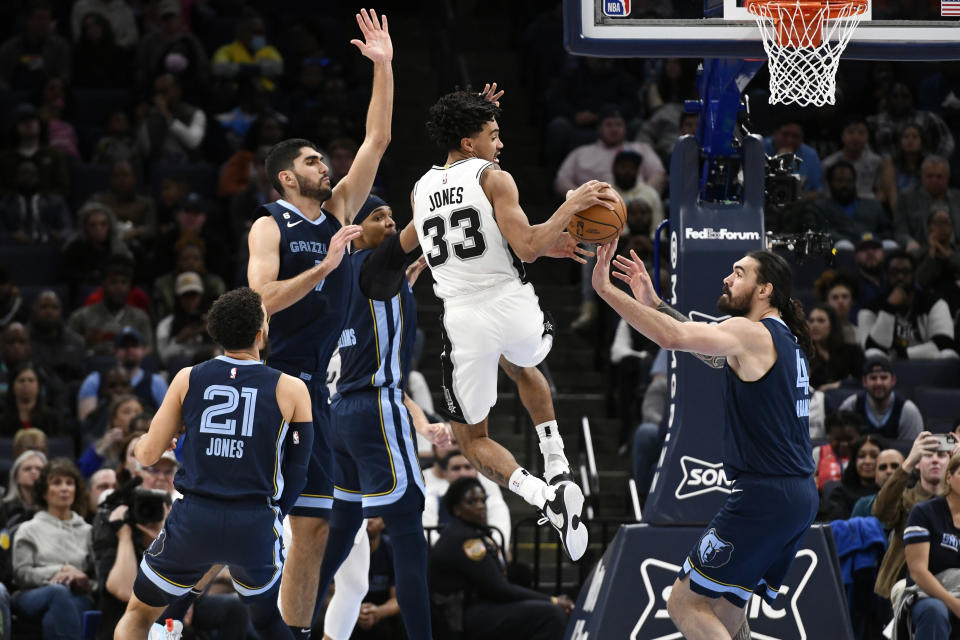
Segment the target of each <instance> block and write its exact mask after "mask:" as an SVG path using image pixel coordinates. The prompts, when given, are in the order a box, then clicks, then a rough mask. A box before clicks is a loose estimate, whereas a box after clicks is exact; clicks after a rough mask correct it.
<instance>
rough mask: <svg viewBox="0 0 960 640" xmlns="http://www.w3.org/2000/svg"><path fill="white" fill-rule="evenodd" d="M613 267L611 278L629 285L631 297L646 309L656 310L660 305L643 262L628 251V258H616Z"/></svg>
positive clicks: (635, 254) (631, 251)
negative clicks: (652, 308)
mask: <svg viewBox="0 0 960 640" xmlns="http://www.w3.org/2000/svg"><path fill="white" fill-rule="evenodd" d="M613 266H614V268H615V269H617V270H616V271H614V272H613V277H614V278H616V279H617V280H621V281H623V282H626V283H627V284H628V285H630V291H632V292H633V297H634V298H636V299H637V300H639V301H640V303H641V304H645V305H646V306H648V307H654V308H656V307H657V305H659V304H660V297H659V296H658V295H657V292H656V291H655V290H654V288H653V281H652V280H651V279H650V275H649V274H647V269H646V268H645V267H644V266H643V261H642V260H640V258H639V257H638V256H637V253H636V251H634V250H633V249H631V250H630V257H629V258H627V257H626V256H617V257H615V258H614V260H613Z"/></svg>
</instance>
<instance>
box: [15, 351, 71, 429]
mask: <svg viewBox="0 0 960 640" xmlns="http://www.w3.org/2000/svg"><path fill="white" fill-rule="evenodd" d="M8 380H10V386H9V387H7V406H6V409H5V410H4V412H3V414H0V436H4V437H7V438H9V437H12V436H15V435H16V434H17V432H18V431H20V430H21V429H29V428H30V427H35V428H37V429H40V430H41V431H43V432H44V433H45V434H47V435H48V436H56V435H60V432H61V429H62V424H63V421H62V420H61V417H60V412H59V411H57V410H55V409H52V408H50V407H49V406H47V405H46V403H45V402H44V398H43V387H42V381H41V378H40V373H39V371H38V369H37V368H36V367H35V366H34V365H33V363H31V362H25V363H23V364H21V365H20V366H19V367H17V368H15V369H14V370H13V371H11V372H10V375H9V376H8Z"/></svg>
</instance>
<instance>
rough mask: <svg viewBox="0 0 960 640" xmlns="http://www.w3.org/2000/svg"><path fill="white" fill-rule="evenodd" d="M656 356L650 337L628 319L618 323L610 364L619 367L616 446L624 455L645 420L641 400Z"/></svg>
mask: <svg viewBox="0 0 960 640" xmlns="http://www.w3.org/2000/svg"><path fill="white" fill-rule="evenodd" d="M579 320H580V318H578V319H577V320H575V321H574V327H573V328H574V329H577V326H576V325H577V324H578V321H579ZM657 355H658V347H657V345H656V344H655V343H653V342H652V341H651V340H650V339H649V338H647V337H646V336H644V335H643V334H642V333H640V332H638V331H636V330H635V329H633V328H632V327H631V326H630V325H629V324H627V323H626V322H625V321H623V320H620V321H618V322H617V324H616V328H615V329H614V333H613V340H612V341H611V343H610V363H611V364H612V365H614V366H615V367H616V375H615V377H616V379H617V382H616V388H617V395H618V398H619V401H618V412H617V413H618V414H619V417H620V433H619V434H618V436H617V447H618V453H620V454H621V455H623V454H626V452H627V449H628V445H629V440H630V438H631V436H633V437H636V436H635V434H634V431H635V430H636V428H637V425H638V424H640V423H642V422H644V420H641V419H639V418H640V402H641V399H642V398H643V390H644V388H645V387H646V385H647V383H648V382H649V378H650V376H652V375H653V371H652V367H651V363H652V362H654V359H655V357H656V356H657ZM664 362H665V361H664ZM665 366H666V365H664V367H665ZM665 371H666V369H664V372H665ZM657 424H659V423H657Z"/></svg>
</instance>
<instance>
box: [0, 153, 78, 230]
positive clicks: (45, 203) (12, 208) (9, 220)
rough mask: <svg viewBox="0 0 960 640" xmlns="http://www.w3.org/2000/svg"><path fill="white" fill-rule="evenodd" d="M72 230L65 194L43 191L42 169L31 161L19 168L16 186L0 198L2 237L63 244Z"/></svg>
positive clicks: (21, 164)
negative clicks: (38, 168)
mask: <svg viewBox="0 0 960 640" xmlns="http://www.w3.org/2000/svg"><path fill="white" fill-rule="evenodd" d="M72 231H73V216H72V215H71V214H70V210H69V209H68V208H67V203H66V201H64V199H63V197H62V196H60V195H58V194H56V193H49V192H43V191H41V190H40V172H39V171H38V170H37V165H36V163H34V162H33V161H32V160H25V161H23V162H21V163H20V166H19V167H17V176H16V189H15V191H11V192H8V193H7V194H6V195H4V196H3V197H0V237H2V236H6V237H7V238H9V239H10V240H13V241H14V242H15V243H17V244H47V243H52V244H54V245H57V246H59V245H61V244H62V243H63V242H64V240H66V239H67V236H68V235H70V233H71V232H72Z"/></svg>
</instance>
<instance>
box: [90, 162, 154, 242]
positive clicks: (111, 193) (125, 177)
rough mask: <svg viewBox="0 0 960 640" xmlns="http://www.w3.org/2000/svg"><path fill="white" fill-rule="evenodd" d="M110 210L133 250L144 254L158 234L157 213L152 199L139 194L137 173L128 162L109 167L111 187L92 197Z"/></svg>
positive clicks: (92, 199)
mask: <svg viewBox="0 0 960 640" xmlns="http://www.w3.org/2000/svg"><path fill="white" fill-rule="evenodd" d="M90 200H91V201H93V202H101V203H103V204H104V205H106V206H108V207H110V210H111V211H113V214H114V215H115V216H116V218H117V224H118V225H119V226H120V228H121V229H122V230H123V237H124V240H126V242H127V245H128V246H129V247H130V248H131V250H132V251H133V252H134V253H135V254H137V255H142V254H143V252H144V250H145V248H146V246H147V243H148V242H149V241H150V240H151V239H152V238H153V237H154V236H155V235H156V234H157V210H156V205H154V203H153V198H151V197H149V196H145V195H142V194H140V193H138V192H137V173H136V171H135V170H134V167H133V165H132V164H131V163H130V162H129V161H127V160H117V161H116V162H114V163H113V166H112V167H110V185H109V187H108V189H107V190H106V191H101V192H99V193H96V194H94V195H93V197H91V198H90Z"/></svg>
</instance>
